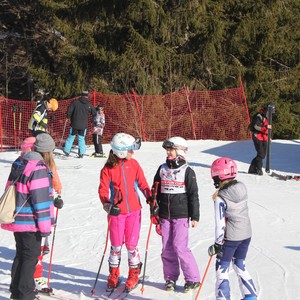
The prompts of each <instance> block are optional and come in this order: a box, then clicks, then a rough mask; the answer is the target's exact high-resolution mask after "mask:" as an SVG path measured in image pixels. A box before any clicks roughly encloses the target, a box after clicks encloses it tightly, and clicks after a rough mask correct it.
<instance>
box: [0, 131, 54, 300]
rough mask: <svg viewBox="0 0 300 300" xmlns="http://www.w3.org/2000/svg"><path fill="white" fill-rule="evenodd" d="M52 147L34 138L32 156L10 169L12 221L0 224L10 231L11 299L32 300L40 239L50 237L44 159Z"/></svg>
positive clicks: (51, 218) (47, 171) (49, 142)
mask: <svg viewBox="0 0 300 300" xmlns="http://www.w3.org/2000/svg"><path fill="white" fill-rule="evenodd" d="M54 147H55V144H54V141H53V139H52V137H51V136H50V135H49V134H47V133H43V134H40V135H38V136H37V140H36V142H35V152H33V151H32V152H26V153H24V155H22V156H20V157H19V158H18V159H17V160H16V161H15V162H14V163H13V165H12V169H11V172H10V175H9V178H8V182H7V185H9V184H10V183H11V182H12V181H15V180H16V179H17V181H16V191H17V194H16V211H15V212H18V213H17V215H16V217H15V221H14V222H13V223H11V224H2V225H1V227H2V229H5V230H9V231H12V232H13V233H14V237H15V241H16V255H15V258H14V262H13V265H12V269H11V278H12V280H11V284H10V292H11V297H10V298H11V299H18V300H33V299H35V293H34V289H35V284H34V279H33V274H34V271H35V265H36V262H37V258H38V256H39V255H40V251H41V240H42V237H45V236H48V235H50V233H51V226H52V225H53V224H54V209H53V188H52V178H51V177H52V175H51V171H50V169H49V167H48V166H47V165H46V163H45V161H44V158H43V155H51V154H52V151H53V150H54Z"/></svg>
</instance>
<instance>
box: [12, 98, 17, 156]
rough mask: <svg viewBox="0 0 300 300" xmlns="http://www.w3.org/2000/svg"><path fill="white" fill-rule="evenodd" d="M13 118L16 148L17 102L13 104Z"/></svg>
mask: <svg viewBox="0 0 300 300" xmlns="http://www.w3.org/2000/svg"><path fill="white" fill-rule="evenodd" d="M12 112H13V119H14V142H15V150H16V147H17V136H16V104H13V105H12Z"/></svg>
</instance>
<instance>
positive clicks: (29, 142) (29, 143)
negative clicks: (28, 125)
mask: <svg viewBox="0 0 300 300" xmlns="http://www.w3.org/2000/svg"><path fill="white" fill-rule="evenodd" d="M35 141H36V138H35V137H33V136H30V137H28V138H26V139H25V140H24V141H23V142H22V144H21V151H22V152H26V151H31V149H32V148H33V146H34V143H35Z"/></svg>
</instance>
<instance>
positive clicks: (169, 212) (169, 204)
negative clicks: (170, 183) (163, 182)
mask: <svg viewBox="0 0 300 300" xmlns="http://www.w3.org/2000/svg"><path fill="white" fill-rule="evenodd" d="M170 206H171V203H170V194H168V215H169V218H168V219H171V210H170Z"/></svg>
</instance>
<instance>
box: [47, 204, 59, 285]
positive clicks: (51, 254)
mask: <svg viewBox="0 0 300 300" xmlns="http://www.w3.org/2000/svg"><path fill="white" fill-rule="evenodd" d="M57 217H58V209H56V215H55V222H56V224H55V227H54V230H53V237H52V245H51V251H50V261H49V268H48V283H47V284H48V288H49V289H50V275H51V269H52V256H53V249H54V240H55V233H56V227H57Z"/></svg>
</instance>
